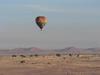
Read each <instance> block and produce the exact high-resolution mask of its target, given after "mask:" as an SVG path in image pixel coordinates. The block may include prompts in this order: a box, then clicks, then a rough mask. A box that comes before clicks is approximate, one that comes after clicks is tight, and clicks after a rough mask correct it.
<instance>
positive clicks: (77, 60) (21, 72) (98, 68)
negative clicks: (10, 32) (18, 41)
mask: <svg viewBox="0 0 100 75" xmlns="http://www.w3.org/2000/svg"><path fill="white" fill-rule="evenodd" d="M0 75H100V55H96V54H95V55H72V56H71V55H68V54H66V55H63V54H56V55H10V56H0Z"/></svg>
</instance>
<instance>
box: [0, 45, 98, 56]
mask: <svg viewBox="0 0 100 75" xmlns="http://www.w3.org/2000/svg"><path fill="white" fill-rule="evenodd" d="M55 53H66V54H69V53H73V54H80V53H86V54H88V53H92V54H96V53H100V48H87V49H82V48H76V47H67V48H64V49H55V50H44V49H40V48H36V47H31V48H15V49H11V50H0V55H14V54H16V55H20V54H26V55H29V54H55Z"/></svg>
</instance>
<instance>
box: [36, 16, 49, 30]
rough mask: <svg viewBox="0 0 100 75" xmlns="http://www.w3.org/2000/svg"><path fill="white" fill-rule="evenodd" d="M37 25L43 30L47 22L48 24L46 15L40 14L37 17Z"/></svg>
mask: <svg viewBox="0 0 100 75" xmlns="http://www.w3.org/2000/svg"><path fill="white" fill-rule="evenodd" d="M35 22H36V24H37V26H38V27H39V28H40V29H41V30H42V29H43V27H44V26H45V24H47V18H46V17H45V16H38V17H36V19H35Z"/></svg>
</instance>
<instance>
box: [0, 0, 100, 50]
mask: <svg viewBox="0 0 100 75" xmlns="http://www.w3.org/2000/svg"><path fill="white" fill-rule="evenodd" d="M39 15H44V16H46V17H48V24H47V25H46V26H45V28H44V31H40V29H39V28H38V27H37V25H36V24H35V22H34V19H35V17H37V16H39ZM68 46H75V47H82V48H87V47H100V0H0V48H17V47H39V48H49V49H52V48H64V47H68Z"/></svg>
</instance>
